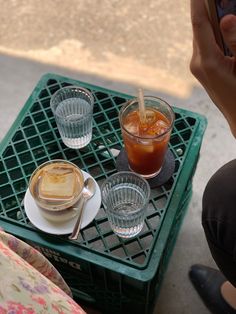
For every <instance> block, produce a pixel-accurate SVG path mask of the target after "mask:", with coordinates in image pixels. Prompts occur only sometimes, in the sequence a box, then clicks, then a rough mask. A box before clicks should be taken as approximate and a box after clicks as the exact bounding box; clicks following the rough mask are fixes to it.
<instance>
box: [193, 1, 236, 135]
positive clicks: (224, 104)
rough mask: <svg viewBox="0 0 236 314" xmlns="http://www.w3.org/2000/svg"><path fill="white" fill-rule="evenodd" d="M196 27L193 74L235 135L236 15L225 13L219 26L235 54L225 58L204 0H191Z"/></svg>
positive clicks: (194, 26)
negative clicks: (217, 41) (216, 38)
mask: <svg viewBox="0 0 236 314" xmlns="http://www.w3.org/2000/svg"><path fill="white" fill-rule="evenodd" d="M191 19H192V27H193V55H192V59H191V62H190V70H191V72H192V74H193V75H194V76H195V77H196V78H197V79H198V80H199V82H200V83H201V84H202V85H203V87H204V88H205V89H206V91H207V93H208V95H209V96H210V97H211V99H212V101H213V102H214V103H215V105H216V106H217V107H218V108H219V110H220V111H221V112H222V113H223V115H224V116H225V118H226V119H227V121H228V123H229V126H230V128H231V131H232V133H233V135H234V137H236V59H235V56H236V16H234V15H226V16H224V17H223V18H222V20H221V23H220V27H221V31H222V34H223V37H224V41H225V42H226V44H227V46H228V47H229V48H230V50H231V51H232V53H233V54H234V57H226V56H224V54H223V52H222V51H221V49H220V48H219V46H218V45H217V43H216V40H215V36H214V32H213V29H212V26H211V23H210V20H209V17H208V13H207V10H206V7H205V2H204V0H191Z"/></svg>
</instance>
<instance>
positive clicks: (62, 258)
mask: <svg viewBox="0 0 236 314" xmlns="http://www.w3.org/2000/svg"><path fill="white" fill-rule="evenodd" d="M72 84H73V85H81V86H84V87H86V88H88V89H89V90H91V92H92V93H93V94H94V97H95V106H94V126H93V138H92V141H91V143H90V144H89V145H88V146H87V147H86V148H85V149H82V150H72V149H69V148H67V147H65V146H64V144H63V143H62V141H61V139H60V136H59V133H58V130H57V127H56V124H55V120H54V117H53V115H52V112H51V110H50V97H51V95H52V94H53V93H54V92H55V91H56V90H58V89H59V88H60V87H64V86H67V85H72ZM130 98H132V96H130V95H125V94H121V93H118V92H115V91H111V90H108V89H104V88H101V87H98V86H94V85H90V84H87V83H84V82H80V81H76V80H72V79H70V78H65V77H61V76H59V75H55V74H47V75H45V76H43V77H42V79H41V80H40V81H39V82H38V84H37V86H36V87H35V89H34V91H33V92H32V94H31V96H30V97H29V99H28V100H27V102H26V104H25V105H24V107H23V108H22V111H21V112H20V114H19V116H18V117H17V119H16V121H15V122H14V124H13V126H12V127H11V129H10V130H9V132H8V134H7V135H6V137H5V138H4V140H3V141H2V143H1V145H0V226H1V227H3V228H4V229H5V230H6V231H7V232H9V233H12V234H13V235H15V236H17V237H19V238H21V239H23V240H24V241H26V242H28V243H30V244H31V245H33V246H35V247H37V248H38V249H39V250H40V251H41V252H42V253H43V254H44V255H45V256H47V257H48V258H49V260H50V261H51V262H52V263H53V264H54V265H55V266H56V267H57V269H58V270H59V271H60V272H61V273H62V275H63V277H64V278H65V280H66V281H67V283H68V284H69V286H70V287H71V288H72V290H73V293H74V296H75V298H76V300H79V302H86V303H89V304H91V305H93V306H94V307H95V308H98V309H100V310H101V311H102V313H111V309H112V313H127V314H128V313H133V312H134V311H135V312H136V313H142V314H143V313H151V312H152V307H153V304H154V301H155V299H156V296H157V295H158V292H159V290H160V287H161V282H162V279H163V276H164V273H165V271H166V268H167V265H168V261H169V258H170V256H171V253H172V250H173V247H174V244H175V241H176V238H177V235H178V232H179V230H180V227H181V222H182V220H183V217H184V214H185V212H186V210H187V207H188V203H189V200H190V198H191V193H192V179H193V175H194V172H195V169H196V166H197V162H198V158H199V152H200V148H201V142H202V138H203V134H204V131H205V127H206V120H205V118H204V117H202V116H201V115H199V114H196V113H193V112H190V111H187V110H182V109H180V108H174V111H175V115H176V119H175V125H174V129H173V132H172V135H171V139H170V144H169V149H170V150H171V152H172V153H173V155H174V157H175V171H174V174H173V176H172V177H171V179H170V180H169V181H168V182H166V183H165V184H163V186H161V187H158V188H155V189H152V193H151V197H150V202H149V206H148V212H147V217H146V219H145V226H144V228H143V230H142V232H141V233H140V234H139V235H138V236H137V237H135V238H133V239H127V240H122V239H120V238H118V237H117V236H116V235H114V234H113V232H112V230H111V228H110V226H109V223H108V221H107V217H106V214H105V212H104V210H103V207H101V209H100V211H99V213H98V215H97V216H96V218H95V220H94V221H93V222H92V223H91V224H89V225H88V226H87V227H86V228H84V229H83V230H82V232H81V234H80V237H79V239H78V241H70V240H68V238H67V236H52V235H48V234H45V233H43V232H41V231H40V230H37V229H36V228H35V227H34V226H33V225H32V224H31V223H30V221H29V219H28V218H27V216H26V214H25V210H24V205H23V199H24V195H25V192H26V189H27V186H28V182H29V178H30V175H31V173H32V171H33V170H34V169H35V168H36V167H37V166H39V165H40V164H41V163H43V162H45V161H47V160H51V159H56V158H60V159H67V160H69V161H72V162H74V163H75V164H77V165H78V166H79V167H80V168H82V169H83V170H84V171H86V172H89V173H90V174H91V175H92V176H93V177H94V178H95V179H96V181H97V182H98V184H99V185H101V184H102V182H103V181H104V180H105V179H106V178H107V177H108V176H110V175H111V174H113V173H115V172H116V160H115V157H114V156H113V155H112V153H111V152H112V148H116V149H117V148H118V149H119V147H120V148H121V147H122V146H123V143H122V137H121V130H120V126H119V120H118V113H119V110H120V108H121V106H122V104H123V103H124V102H125V101H126V100H128V99H130Z"/></svg>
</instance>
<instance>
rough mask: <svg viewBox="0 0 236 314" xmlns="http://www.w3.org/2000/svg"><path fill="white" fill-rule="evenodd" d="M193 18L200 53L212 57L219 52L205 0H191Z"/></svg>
mask: <svg viewBox="0 0 236 314" xmlns="http://www.w3.org/2000/svg"><path fill="white" fill-rule="evenodd" d="M191 19H192V27H193V35H194V38H195V41H196V42H197V45H198V48H199V53H200V54H201V55H202V56H203V57H204V58H207V57H209V58H210V57H212V55H213V54H214V53H219V48H218V46H217V44H216V40H215V36H214V32H213V29H212V26H211V23H210V20H209V16H208V12H207V9H206V6H205V1H204V0H191Z"/></svg>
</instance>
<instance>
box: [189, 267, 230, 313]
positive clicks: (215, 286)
mask: <svg viewBox="0 0 236 314" xmlns="http://www.w3.org/2000/svg"><path fill="white" fill-rule="evenodd" d="M189 278H190V280H191V282H192V284H193V285H194V287H195V289H196V290H197V292H198V294H199V295H200V297H201V299H202V300H203V302H204V303H205V305H206V307H207V308H208V309H209V310H210V311H211V313H213V314H236V310H234V309H233V308H232V307H231V306H230V305H229V304H228V303H227V302H226V301H225V300H224V299H223V297H222V295H221V291H220V288H221V286H222V284H223V283H224V282H225V281H227V279H226V278H225V277H224V276H223V275H222V273H221V272H220V271H218V270H216V269H213V268H210V267H206V266H203V265H193V266H192V267H191V269H190V271H189Z"/></svg>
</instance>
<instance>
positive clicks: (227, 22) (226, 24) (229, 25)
mask: <svg viewBox="0 0 236 314" xmlns="http://www.w3.org/2000/svg"><path fill="white" fill-rule="evenodd" d="M220 28H221V32H222V35H223V38H224V41H225V43H226V45H227V46H228V48H229V49H230V50H231V52H232V53H233V54H234V55H235V56H236V16H235V15H232V14H229V15H225V16H224V17H223V18H222V19H221V21H220Z"/></svg>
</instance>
